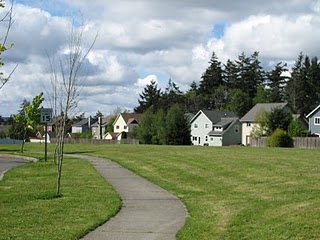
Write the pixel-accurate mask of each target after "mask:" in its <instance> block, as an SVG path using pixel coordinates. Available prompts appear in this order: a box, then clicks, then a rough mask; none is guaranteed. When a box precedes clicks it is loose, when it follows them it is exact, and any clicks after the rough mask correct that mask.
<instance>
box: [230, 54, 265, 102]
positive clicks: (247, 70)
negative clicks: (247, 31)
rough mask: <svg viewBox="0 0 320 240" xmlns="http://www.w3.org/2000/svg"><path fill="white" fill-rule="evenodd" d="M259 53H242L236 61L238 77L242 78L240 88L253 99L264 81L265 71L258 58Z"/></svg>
mask: <svg viewBox="0 0 320 240" xmlns="http://www.w3.org/2000/svg"><path fill="white" fill-rule="evenodd" d="M258 56H259V53H258V52H254V53H253V54H252V55H251V56H250V57H246V56H245V54H244V53H242V54H241V55H240V56H239V58H238V60H237V61H236V64H237V70H238V75H237V76H238V77H239V78H240V79H241V83H239V89H241V90H242V91H243V92H245V93H247V94H248V96H249V98H250V99H251V100H253V98H254V97H255V96H256V93H257V90H258V87H259V86H260V85H261V84H262V83H263V80H264V73H263V71H262V67H261V66H260V61H259V60H258Z"/></svg>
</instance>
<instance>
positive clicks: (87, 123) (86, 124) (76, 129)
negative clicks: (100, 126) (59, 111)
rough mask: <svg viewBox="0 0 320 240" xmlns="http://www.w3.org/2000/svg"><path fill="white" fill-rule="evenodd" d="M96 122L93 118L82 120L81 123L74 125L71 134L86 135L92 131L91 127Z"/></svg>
mask: <svg viewBox="0 0 320 240" xmlns="http://www.w3.org/2000/svg"><path fill="white" fill-rule="evenodd" d="M95 122H96V120H95V119H94V118H92V117H91V116H90V117H88V118H85V119H83V120H81V121H80V122H77V123H75V124H73V125H72V126H71V127H72V128H71V132H72V133H84V132H88V131H91V126H92V124H94V123H95Z"/></svg>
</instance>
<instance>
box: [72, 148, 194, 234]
mask: <svg viewBox="0 0 320 240" xmlns="http://www.w3.org/2000/svg"><path fill="white" fill-rule="evenodd" d="M68 156H73V157H77V158H82V159H86V160H88V161H89V162H90V163H91V164H92V165H93V167H94V168H95V169H96V170H97V171H98V172H99V173H100V174H101V175H102V176H103V177H104V178H105V179H106V180H107V181H108V182H109V183H110V184H111V185H112V186H113V187H114V188H115V190H116V191H117V192H118V194H119V195H120V197H121V199H122V208H121V210H120V212H119V213H118V214H117V215H116V216H115V217H113V218H111V219H110V220H109V221H108V222H106V223H105V224H103V225H102V226H100V227H98V228H97V229H96V230H94V231H92V232H90V233H89V234H88V235H86V236H85V237H83V238H82V239H85V240H89V239H90V240H92V239H99V240H103V239H108V240H171V239H175V235H176V233H177V232H178V231H179V229H180V228H181V227H182V226H183V225H184V223H185V219H186V218H187V216H188V214H187V210H186V208H185V207H184V205H183V204H182V203H181V201H180V200H179V199H178V198H177V197H176V196H174V195H172V194H171V193H169V192H167V191H166V190H164V189H162V188H160V187H159V186H157V185H155V184H153V183H151V182H149V181H147V180H145V179H144V178H142V177H139V176H137V175H136V174H134V173H132V172H131V171H129V170H127V169H125V168H123V167H121V166H120V165H118V164H117V163H114V162H112V161H109V160H106V159H102V158H97V157H89V156H83V155H73V154H72V155H68Z"/></svg>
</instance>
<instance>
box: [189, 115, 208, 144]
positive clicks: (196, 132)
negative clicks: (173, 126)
mask: <svg viewBox="0 0 320 240" xmlns="http://www.w3.org/2000/svg"><path fill="white" fill-rule="evenodd" d="M210 131H212V122H211V121H210V120H209V119H208V118H207V117H206V116H205V115H204V114H203V113H201V114H199V116H198V117H197V118H196V119H195V120H194V121H193V122H192V124H191V141H192V143H193V145H201V146H203V145H204V144H209V141H210V139H209V137H207V139H208V141H206V136H208V133H209V132H210Z"/></svg>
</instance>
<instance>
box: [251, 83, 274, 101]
mask: <svg viewBox="0 0 320 240" xmlns="http://www.w3.org/2000/svg"><path fill="white" fill-rule="evenodd" d="M269 92H270V90H267V89H265V88H264V87H263V86H262V85H260V86H259V87H258V89H257V95H256V96H255V97H254V98H253V103H254V104H257V103H267V102H269V98H268V95H269Z"/></svg>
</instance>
